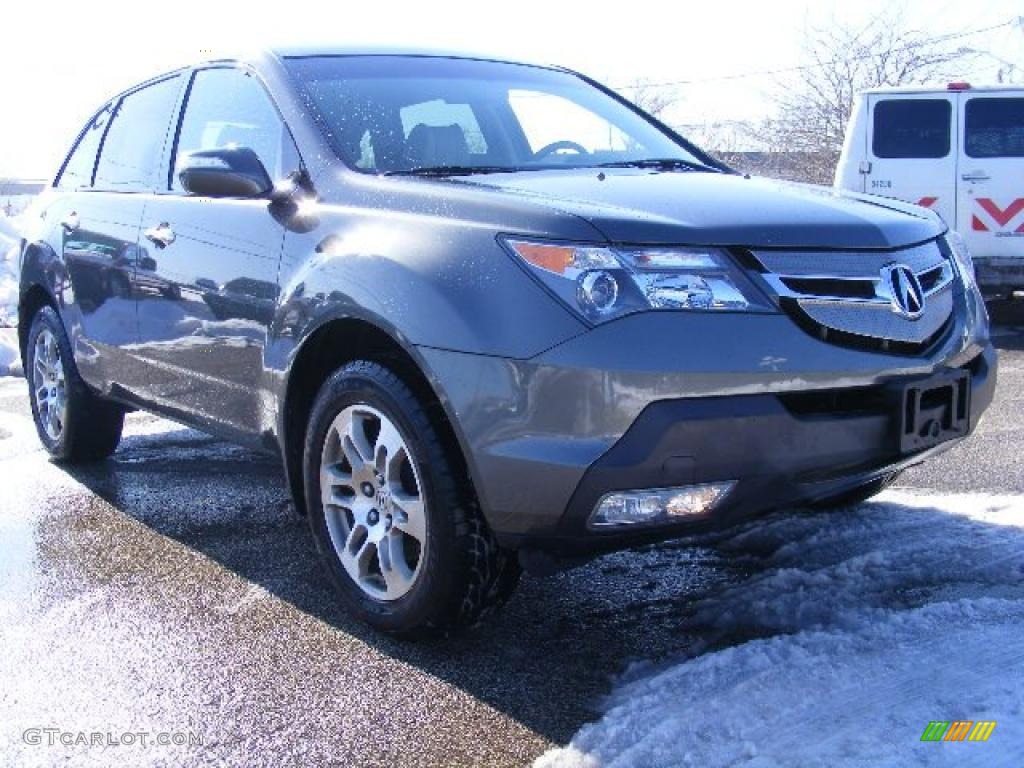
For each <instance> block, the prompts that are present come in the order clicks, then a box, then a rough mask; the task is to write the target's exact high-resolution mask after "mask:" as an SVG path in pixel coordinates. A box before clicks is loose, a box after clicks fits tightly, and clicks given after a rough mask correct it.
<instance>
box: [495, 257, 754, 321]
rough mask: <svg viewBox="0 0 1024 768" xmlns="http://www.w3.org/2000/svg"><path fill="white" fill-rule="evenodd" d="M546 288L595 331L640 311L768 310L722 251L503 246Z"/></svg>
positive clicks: (751, 286)
mask: <svg viewBox="0 0 1024 768" xmlns="http://www.w3.org/2000/svg"><path fill="white" fill-rule="evenodd" d="M502 242H503V243H504V245H505V246H506V247H507V248H508V249H509V250H510V251H512V253H514V254H515V255H516V256H518V257H519V258H520V259H522V260H523V262H525V264H526V265H527V266H528V267H529V268H530V270H531V271H532V272H533V273H534V274H536V275H537V276H538V277H539V278H540V279H541V280H542V281H543V282H544V284H545V285H547V286H548V287H549V288H550V289H551V290H552V291H554V292H555V293H556V294H557V295H558V296H559V297H560V298H561V299H562V300H563V301H565V303H566V304H568V305H569V306H570V307H572V308H573V309H574V310H576V311H577V312H579V313H580V314H581V315H583V317H585V318H586V319H587V320H589V321H591V322H594V323H599V322H603V321H605V320H610V319H612V318H614V317H620V316H622V315H625V314H629V313H630V312H638V311H641V310H645V309H687V310H701V311H712V312H713V311H722V310H733V311H744V310H761V311H763V310H768V309H771V305H770V304H769V303H768V301H767V299H765V298H764V297H762V296H761V295H760V294H759V293H758V291H757V290H756V288H755V287H754V286H753V285H752V284H751V283H750V281H749V280H748V279H747V278H746V276H745V275H744V274H743V273H742V272H741V271H740V270H739V269H738V268H737V267H736V266H735V265H734V264H733V262H732V260H731V259H730V257H729V255H728V254H727V253H726V252H725V251H723V250H722V249H720V248H612V247H604V246H593V245H582V244H581V245H574V244H570V243H538V242H530V241H526V240H516V239H511V238H509V239H504V240H503V241H502Z"/></svg>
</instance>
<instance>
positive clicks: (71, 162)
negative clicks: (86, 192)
mask: <svg viewBox="0 0 1024 768" xmlns="http://www.w3.org/2000/svg"><path fill="white" fill-rule="evenodd" d="M109 120H110V107H109V106H107V107H105V108H104V109H103V111H102V112H100V113H99V114H98V115H96V117H94V118H93V119H92V122H90V123H89V127H88V128H86V129H85V133H83V134H82V137H81V138H80V139H79V140H78V144H77V145H76V146H75V149H74V151H73V152H72V153H71V156H70V157H69V158H68V160H67V162H66V163H65V164H64V170H62V171H61V172H60V178H59V179H58V180H57V186H58V187H60V188H61V189H80V188H81V187H91V186H92V172H93V171H94V170H95V168H96V152H97V150H99V148H100V140H101V139H102V138H103V131H104V130H105V129H106V127H107V122H108V121H109Z"/></svg>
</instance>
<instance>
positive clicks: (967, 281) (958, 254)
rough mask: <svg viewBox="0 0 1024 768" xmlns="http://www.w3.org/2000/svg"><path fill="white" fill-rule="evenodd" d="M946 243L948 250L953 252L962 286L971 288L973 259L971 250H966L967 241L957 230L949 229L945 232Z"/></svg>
mask: <svg viewBox="0 0 1024 768" xmlns="http://www.w3.org/2000/svg"><path fill="white" fill-rule="evenodd" d="M946 245H948V246H949V250H950V252H951V253H952V254H953V260H954V261H955V262H956V269H957V272H959V273H960V278H961V279H962V280H963V281H964V287H966V288H973V287H974V283H975V277H974V260H973V259H971V252H970V251H968V250H967V243H965V242H964V239H963V238H962V237H961V236H960V234H959V233H958V232H954V231H953V230H952V229H951V230H949V231H948V232H947V233H946Z"/></svg>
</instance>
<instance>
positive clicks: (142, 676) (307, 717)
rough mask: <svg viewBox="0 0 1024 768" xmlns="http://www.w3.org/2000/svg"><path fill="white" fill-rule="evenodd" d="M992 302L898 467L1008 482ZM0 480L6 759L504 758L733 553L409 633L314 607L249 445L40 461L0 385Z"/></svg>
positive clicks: (689, 548) (307, 562) (1019, 320)
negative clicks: (957, 418) (937, 421)
mask: <svg viewBox="0 0 1024 768" xmlns="http://www.w3.org/2000/svg"><path fill="white" fill-rule="evenodd" d="M1018 314H1020V315H1022V316H1021V317H1018V316H1017V315H1018ZM1002 319H1004V321H1006V322H1008V323H1009V325H1006V326H1003V327H1001V328H999V329H997V334H998V337H997V338H998V342H999V346H1000V347H1001V349H1002V352H1001V366H1002V368H1001V377H1000V383H999V389H998V392H997V402H996V404H995V405H994V406H993V409H992V411H991V412H990V415H989V417H988V418H987V419H986V421H985V422H983V424H982V425H981V427H980V428H979V431H978V433H977V434H976V435H975V436H974V437H972V439H971V440H970V441H968V442H967V443H965V444H963V445H961V446H958V447H957V448H956V449H954V450H953V451H950V452H949V453H948V454H946V455H944V456H942V457H940V458H938V459H937V460H936V461H934V462H932V463H931V464H930V465H928V466H927V467H922V468H917V469H914V470H911V471H910V472H908V473H907V474H906V475H905V476H904V479H903V481H902V483H901V484H902V485H904V486H906V487H912V488H927V489H937V490H949V491H952V490H965V489H972V490H992V491H1011V492H1014V491H1015V492H1021V491H1024V474H1022V473H1024V468H1022V464H1024V463H1022V462H1020V461H1019V450H1020V446H1022V445H1024V425H1022V424H1021V420H1020V414H1021V412H1022V405H1024V312H1020V313H1018V311H1017V309H1014V310H1013V311H1012V312H1011V313H1010V317H1009V319H1007V318H1002ZM0 479H2V484H0V494H2V501H0V761H2V762H3V763H4V764H9V765H15V764H16V765H52V764H55V763H61V762H68V763H70V764H75V765H78V764H82V765H164V764H174V765H210V764H224V765H245V766H254V765H273V766H284V765H330V764H336V765H345V766H362V765H367V766H376V765H385V764H390V765H403V766H418V765H432V766H433V765H488V766H505V765H523V764H527V763H529V762H530V761H531V760H532V759H533V758H534V757H536V756H537V755H539V754H540V753H541V752H543V751H544V750H545V749H547V748H548V747H549V746H551V745H552V744H562V743H565V742H566V741H567V740H568V739H569V738H570V737H571V736H572V734H573V733H575V731H576V730H577V729H578V728H579V727H580V725H582V724H583V723H584V722H587V721H588V720H592V719H594V718H595V717H596V715H597V714H598V712H599V709H600V706H601V701H602V697H603V696H604V695H605V694H606V693H607V692H608V690H609V688H610V685H611V683H612V682H613V680H614V679H615V677H616V676H618V675H620V674H621V673H622V672H623V671H624V670H626V669H627V668H628V666H629V664H630V663H631V662H633V661H637V660H642V659H647V660H653V661H654V662H657V661H658V660H661V659H665V658H668V657H671V656H672V655H674V654H678V653H680V652H683V651H687V650H689V649H691V648H693V646H694V644H698V643H700V638H699V637H695V636H693V635H692V634H690V632H692V630H684V629H683V626H684V623H685V620H686V619H687V618H688V617H689V615H690V608H691V606H692V603H693V601H694V600H695V599H696V598H697V597H700V596H703V595H706V594H707V593H708V592H709V591H712V590H717V589H720V588H721V587H722V586H724V585H727V584H731V583H734V582H735V581H736V580H738V579H741V578H743V575H744V568H745V567H746V566H745V565H744V563H745V561H744V560H743V559H742V558H737V557H735V556H732V555H730V553H728V552H720V551H717V550H716V549H715V548H714V546H713V544H714V542H713V540H711V539H706V540H704V541H702V542H692V541H691V542H680V543H674V544H669V545H662V546H659V547H654V548H647V549H644V550H642V551H638V552H629V553H620V554H616V555H612V556H609V557H606V558H603V559H601V560H598V561H596V562H594V563H592V564H590V565H588V566H586V567H584V568H581V569H578V570H576V571H572V572H569V573H565V574H561V575H559V576H556V577H552V578H548V579H535V578H529V577H526V578H524V581H523V584H522V586H521V588H520V590H519V592H518V593H517V595H516V596H515V597H514V598H513V600H512V601H511V603H510V604H509V606H508V607H507V608H506V610H505V611H503V612H502V613H501V614H500V615H498V616H496V617H494V618H493V619H492V620H490V621H489V622H488V623H486V624H485V625H484V626H482V627H480V628H478V629H476V630H474V631H471V632H468V633H464V634H462V635H459V636H456V637H454V638H450V639H447V640H435V641H430V642H421V643H415V644H410V643H403V642H398V641H394V640H391V639H389V638H386V637H383V636H381V635H378V634H376V633H374V632H372V631H371V630H369V629H367V628H365V627H363V626H362V625H360V624H358V623H357V622H354V621H352V620H351V619H350V618H349V617H347V616H346V615H345V613H344V612H343V611H341V610H340V609H339V608H338V607H337V605H336V602H335V599H334V596H333V593H332V591H331V588H330V586H329V584H328V582H327V579H326V577H325V576H324V574H323V573H322V571H321V568H320V565H319V563H318V561H317V559H316V555H315V552H314V549H313V545H312V541H311V539H310V537H309V534H308V531H307V530H306V525H305V522H304V521H303V520H302V519H300V518H298V517H296V516H295V515H294V513H293V512H292V510H291V506H290V504H289V500H288V497H287V494H286V492H285V489H284V487H283V478H282V475H281V472H280V469H279V466H278V464H277V463H276V462H275V460H273V459H271V458H267V457H264V456H260V455H257V454H254V453H251V452H249V451H246V450H243V449H240V448H235V447H233V446H231V445H229V444H227V443H224V442H222V441H219V440H216V439H213V438H210V437H207V436H205V435H202V434H200V433H198V432H195V431H192V430H189V429H185V428H182V427H180V426H178V425H175V424H173V423H171V422H168V421H164V420H161V419H156V418H154V417H151V416H148V415H145V414H133V415H131V416H130V417H129V420H128V426H127V429H126V437H125V439H124V441H123V442H122V445H121V447H120V448H119V450H118V452H117V453H116V454H115V456H114V457H113V458H112V459H111V460H109V461H107V462H103V463H100V464H96V465H93V466H90V467H87V468H62V467H58V466H56V465H54V464H52V463H50V462H49V461H48V460H47V458H46V457H45V455H44V453H43V452H42V450H41V449H40V447H39V445H38V442H37V440H36V437H35V433H34V430H33V427H32V424H31V421H30V419H29V412H28V404H27V398H26V391H25V384H24V382H23V381H21V380H14V379H0ZM655 716H657V715H656V713H652V717H655ZM33 729H34V730H33ZM41 729H51V730H41ZM26 731H27V733H26ZM96 734H98V735H99V737H98V738H99V739H100V741H95V739H96V738H97V736H96ZM144 739H145V740H146V741H147V743H146V744H142V743H141V742H142V741H143V740H144ZM158 739H160V740H162V741H171V742H174V741H185V742H186V743H184V744H176V743H170V744H162V743H156V741H157V740H158ZM190 739H191V740H192V741H193V742H196V741H201V742H202V743H201V744H198V743H192V744H189V743H187V742H188V741H189V740H190ZM90 740H94V743H89V742H90ZM114 740H119V741H121V742H134V743H121V744H116V745H115V744H111V743H108V742H111V741H114ZM33 741H35V742H39V743H31V742H33ZM101 742H102V743H101Z"/></svg>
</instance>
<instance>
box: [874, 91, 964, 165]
mask: <svg viewBox="0 0 1024 768" xmlns="http://www.w3.org/2000/svg"><path fill="white" fill-rule="evenodd" d="M952 123H953V107H952V105H951V104H950V102H949V100H948V99H887V100H885V101H880V102H878V103H877V104H876V105H875V116H874V126H873V139H872V142H871V145H872V151H873V152H874V155H875V157H882V158H891V159H912V158H933V159H934V158H939V157H946V156H947V155H948V154H949V149H950V132H951V130H952Z"/></svg>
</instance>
